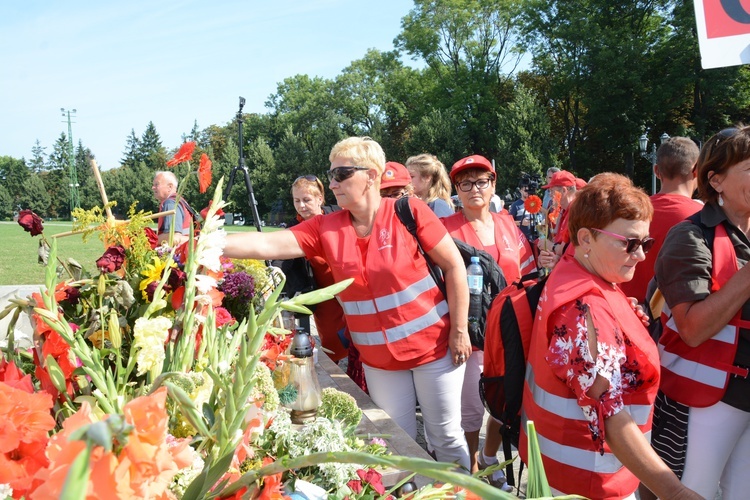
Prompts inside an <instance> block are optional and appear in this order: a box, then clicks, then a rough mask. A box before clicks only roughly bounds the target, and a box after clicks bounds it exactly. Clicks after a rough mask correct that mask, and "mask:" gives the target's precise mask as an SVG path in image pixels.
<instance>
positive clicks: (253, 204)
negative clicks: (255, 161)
mask: <svg viewBox="0 0 750 500" xmlns="http://www.w3.org/2000/svg"><path fill="white" fill-rule="evenodd" d="M244 106H245V98H244V97H242V96H240V109H239V111H237V126H238V143H237V144H238V146H239V148H240V160H239V162H238V164H237V166H236V167H233V168H232V173H231V175H230V176H229V182H228V183H227V187H226V189H224V199H225V200H229V194H230V193H231V192H232V185H234V176H235V175H236V174H237V171H238V170H242V174H243V175H244V176H245V187H246V188H247V201H248V204H249V205H250V209H251V210H252V211H253V222H254V223H255V228H256V229H257V230H258V232H261V225H260V214H258V202H257V201H255V193H254V192H253V183H252V182H250V174H249V173H248V171H247V166H246V165H245V155H244V148H243V147H242V143H243V137H242V108H243V107H244Z"/></svg>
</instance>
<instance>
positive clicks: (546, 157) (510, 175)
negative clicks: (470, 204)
mask: <svg viewBox="0 0 750 500" xmlns="http://www.w3.org/2000/svg"><path fill="white" fill-rule="evenodd" d="M498 132H499V133H498V145H497V149H498V156H497V158H496V160H497V165H496V170H497V177H498V186H499V187H500V188H501V189H505V188H508V189H510V190H511V191H512V190H513V189H514V188H515V187H516V186H517V185H518V181H519V180H520V176H521V172H526V173H529V174H533V173H536V174H540V176H541V177H542V178H543V177H544V175H542V174H543V173H544V172H545V171H546V170H547V169H548V168H549V167H554V166H557V157H556V155H557V144H556V141H555V140H554V139H553V138H552V137H551V135H550V122H549V117H548V115H547V112H546V110H545V109H544V107H543V106H542V105H541V104H540V103H539V102H538V101H537V99H536V97H535V96H534V94H533V93H532V92H531V91H530V90H528V89H526V88H524V87H523V86H518V87H517V88H516V95H515V97H514V98H513V101H511V102H510V103H509V104H508V106H507V107H506V108H505V109H503V110H502V111H501V112H500V126H499V128H498Z"/></svg>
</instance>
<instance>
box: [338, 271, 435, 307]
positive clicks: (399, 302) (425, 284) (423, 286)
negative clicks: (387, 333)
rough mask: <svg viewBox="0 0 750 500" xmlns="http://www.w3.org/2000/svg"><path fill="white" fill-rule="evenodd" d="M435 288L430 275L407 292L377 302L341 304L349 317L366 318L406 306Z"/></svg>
mask: <svg viewBox="0 0 750 500" xmlns="http://www.w3.org/2000/svg"><path fill="white" fill-rule="evenodd" d="M435 287H437V285H436V284H435V280H433V279H432V276H430V275H429V274H428V275H427V276H425V277H424V278H422V279H421V280H419V281H417V282H416V283H413V284H412V285H410V286H408V287H407V288H406V289H405V290H402V291H400V292H396V293H391V294H389V295H384V296H382V297H377V298H376V299H375V300H350V301H345V300H341V301H340V302H341V307H342V308H343V309H344V314H346V315H347V316H364V315H368V314H375V313H376V312H378V311H387V310H389V309H395V308H397V307H401V306H404V305H406V304H408V303H409V302H411V301H413V300H414V299H416V298H417V297H419V296H420V295H421V294H423V293H424V292H427V291H429V290H432V289H433V288H435Z"/></svg>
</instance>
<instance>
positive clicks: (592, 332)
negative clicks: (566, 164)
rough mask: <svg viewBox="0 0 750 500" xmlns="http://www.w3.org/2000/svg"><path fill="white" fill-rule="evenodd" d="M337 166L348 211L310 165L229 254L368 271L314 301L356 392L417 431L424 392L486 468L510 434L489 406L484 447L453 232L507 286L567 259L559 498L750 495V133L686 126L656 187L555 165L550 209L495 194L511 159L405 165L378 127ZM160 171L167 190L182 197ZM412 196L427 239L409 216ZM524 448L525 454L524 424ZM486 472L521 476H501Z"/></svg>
mask: <svg viewBox="0 0 750 500" xmlns="http://www.w3.org/2000/svg"><path fill="white" fill-rule="evenodd" d="M329 160H330V169H329V171H328V181H329V183H328V187H329V188H330V190H331V191H332V192H333V195H334V196H335V198H336V203H337V206H336V207H335V208H334V207H328V208H326V206H325V204H324V199H325V197H324V186H323V183H322V182H321V181H320V180H319V179H317V178H316V177H314V176H303V177H300V178H298V179H297V180H296V181H295V182H294V184H293V186H292V190H291V191H292V197H293V200H294V205H295V209H296V210H297V213H298V217H297V219H298V220H297V222H298V223H296V224H294V225H291V226H290V227H289V228H288V229H287V230H283V231H276V232H268V233H266V232H262V233H237V234H232V235H230V236H229V237H228V238H227V245H226V248H225V250H224V252H225V255H226V256H227V257H231V258H254V259H264V260H273V259H277V260H280V261H283V262H284V264H283V266H286V269H287V275H288V277H289V278H291V276H292V275H294V274H296V273H307V274H308V275H309V274H312V275H313V277H314V282H315V284H316V286H320V287H322V286H326V285H328V284H331V283H334V282H338V281H342V280H344V279H347V278H353V279H354V281H353V283H352V284H351V285H350V286H349V287H348V288H347V289H346V290H344V291H343V292H341V293H340V294H339V295H338V297H337V301H330V304H328V305H327V306H326V305H325V304H321V305H319V306H318V308H317V309H316V311H315V320H316V324H317V327H318V331H319V332H320V338H321V342H322V344H323V347H325V348H326V349H328V350H329V351H331V352H332V353H333V354H332V357H333V359H341V358H343V357H344V356H347V355H348V356H349V359H350V362H351V364H352V365H353V366H354V368H355V369H359V372H360V373H359V375H356V376H357V377H358V378H359V380H358V383H360V386H362V387H363V388H365V389H366V390H368V391H369V394H370V396H371V397H372V399H373V401H374V402H375V403H376V404H377V405H378V406H380V407H381V408H383V409H384V410H385V411H386V412H387V413H388V415H389V416H390V417H391V418H392V419H393V420H394V421H395V422H396V423H398V425H400V426H401V427H402V428H403V429H404V430H406V432H407V433H409V434H410V435H411V436H412V437H413V438H416V434H417V418H416V411H415V409H416V407H417V405H419V407H420V409H421V412H422V417H423V421H424V429H425V435H426V439H427V441H428V446H429V448H430V450H431V451H433V452H434V455H435V457H436V458H437V459H438V460H440V461H443V462H452V463H456V464H458V465H459V466H460V467H461V469H462V470H464V471H466V472H467V473H469V472H474V471H476V470H478V469H480V468H485V467H488V466H490V465H492V464H496V463H497V462H498V459H497V456H496V455H497V451H498V447H499V444H500V432H499V425H500V424H499V423H498V422H497V421H495V420H494V419H492V418H491V417H490V418H489V419H488V422H487V432H486V439H485V442H484V446H483V448H482V449H480V447H479V445H480V442H479V432H480V429H481V426H482V425H483V422H484V418H485V412H484V408H483V405H482V402H481V400H480V396H479V384H478V380H479V375H480V374H481V372H482V366H483V363H484V362H485V361H486V360H484V356H483V352H482V351H481V350H478V349H477V348H473V347H472V345H471V343H470V340H469V335H468V326H467V317H468V307H469V291H468V286H467V273H466V266H465V263H464V261H463V259H462V257H461V254H460V253H459V251H458V249H457V247H456V244H455V243H454V240H453V239H454V238H455V239H457V240H461V241H463V242H465V243H468V244H469V245H471V246H473V247H475V248H477V249H479V250H483V251H484V252H486V253H487V254H489V255H490V256H492V258H493V259H494V260H495V261H496V263H497V264H498V265H499V267H500V268H501V269H502V271H503V274H504V275H505V278H506V281H507V282H508V283H512V282H513V281H515V280H518V279H519V278H521V277H522V276H526V275H529V273H533V272H534V271H535V270H536V269H537V268H546V269H547V270H548V271H549V270H551V272H549V276H548V277H547V278H546V284H545V286H544V291H543V293H542V297H541V299H540V301H539V306H538V308H537V314H536V317H535V320H534V327H533V332H532V334H531V349H530V350H529V355H528V363H527V374H526V380H525V383H524V397H523V407H522V415H521V416H522V421H523V422H526V421H528V420H533V421H535V423H536V430H537V433H538V437H539V446H540V450H541V453H542V458H543V462H544V465H545V470H546V473H547V476H548V480H549V484H550V486H551V487H552V489H553V492H554V493H555V494H577V495H582V496H585V497H588V498H636V497H635V494H636V491H637V490H638V489H639V486H640V496H641V498H644V499H645V498H648V497H649V496H650V495H651V496H655V497H658V498H686V499H692V498H709V499H713V498H714V496H715V495H716V494H717V493H718V492H720V493H721V495H722V498H723V499H724V500H730V499H736V498H741V497H743V496H744V494H743V493H742V492H743V491H746V490H750V488H749V487H750V475H748V474H745V473H744V470H743V469H744V467H743V466H744V465H747V464H748V461H749V460H750V418H749V416H750V390H748V389H750V387H748V384H750V381H748V371H749V370H750V323H748V321H750V285H749V283H750V281H749V280H748V277H749V276H748V274H749V273H750V270H748V269H750V266H745V264H746V262H747V261H748V259H750V241H749V240H748V235H750V127H737V128H730V129H726V130H723V131H721V132H719V133H718V134H716V135H715V136H714V137H712V138H711V139H710V140H708V141H707V142H706V143H705V144H704V145H703V147H702V149H701V150H700V152H699V150H698V147H697V146H696V145H695V143H694V142H693V141H692V140H690V139H686V138H679V137H676V138H671V139H669V140H667V141H666V142H665V143H663V144H662V145H661V147H660V148H659V150H658V152H657V162H656V166H655V173H656V175H657V177H658V178H659V179H660V181H661V191H660V192H659V193H657V194H655V195H653V196H651V197H650V198H649V196H648V195H646V194H645V192H644V191H643V190H641V189H640V188H637V187H635V186H634V185H633V183H632V182H631V181H630V180H629V179H628V178H626V177H624V176H622V175H619V174H613V173H602V174H598V175H596V176H594V177H593V178H591V179H590V180H589V181H588V182H586V181H584V180H582V179H578V178H576V177H575V175H573V174H572V173H571V172H568V171H565V170H559V169H556V168H550V169H549V170H548V171H547V172H546V174H547V177H546V184H544V185H543V186H539V189H543V190H544V194H543V195H542V196H543V201H542V202H541V204H542V207H541V212H539V213H540V214H541V215H537V214H538V212H531V211H530V210H528V206H526V205H524V201H525V200H526V198H527V196H528V194H529V187H530V186H529V183H528V180H527V181H524V180H523V179H522V180H521V184H520V185H519V187H520V188H521V189H520V196H521V198H520V202H521V203H520V204H515V203H514V204H513V205H512V206H511V207H509V208H510V212H509V211H508V210H502V209H498V208H497V207H496V206H493V197H495V187H496V185H495V181H496V172H495V165H494V163H492V162H490V161H488V160H487V159H486V158H484V157H482V156H480V155H471V156H468V157H466V158H463V159H460V160H458V161H457V162H455V163H454V164H453V166H452V168H450V169H447V168H446V167H445V166H444V165H443V163H441V162H440V161H439V160H438V159H437V158H436V157H435V156H433V155H429V154H421V155H418V156H413V157H410V158H408V159H407V160H406V161H405V163H404V164H400V163H397V162H386V158H385V154H384V152H383V149H382V148H381V146H380V145H379V144H378V143H377V142H376V141H374V140H372V139H370V138H367V137H350V138H347V139H344V140H342V141H340V142H339V143H337V144H336V145H334V147H333V149H332V150H331V153H330V157H329ZM159 175H161V178H160V179H159V182H157V180H156V179H155V181H154V192H155V195H157V197H159V199H160V201H161V198H162V197H163V198H164V200H168V199H169V195H168V194H165V193H166V192H167V191H166V189H165V190H164V193H162V191H161V190H162V188H161V186H162V183H163V182H164V175H163V173H161V174H159ZM159 175H157V177H159ZM169 180H170V179H167V181H169ZM696 186H697V189H698V193H699V197H700V200H701V201H698V200H695V199H693V195H694V191H695V189H696ZM175 187H176V181H175ZM452 190H455V192H456V194H457V201H458V202H459V203H458V206H459V208H458V209H456V208H454V205H453V202H452V200H451V191H452ZM535 194H536V190H535ZM539 194H541V193H539ZM403 197H410V208H411V211H412V214H413V218H414V221H415V222H416V238H415V236H414V235H413V234H411V233H410V232H409V230H408V229H407V227H406V226H405V225H404V223H402V222H401V220H399V218H398V217H397V215H396V211H395V205H396V201H397V200H398V199H400V198H403ZM551 213H554V214H555V217H554V220H553V222H554V224H553V225H554V230H552V231H550V230H549V228H548V227H545V224H550V219H549V214H551ZM540 218H541V220H540ZM170 224H173V225H180V224H184V222H180V221H172V222H170ZM537 227H543V228H544V232H545V234H543V235H540V234H539V233H538V231H535V228H537ZM420 245H421V249H422V250H423V251H424V253H425V254H426V255H427V256H428V257H429V259H430V260H431V261H432V262H433V263H434V264H435V265H436V266H437V267H439V268H440V270H441V272H442V276H443V278H444V281H445V288H444V290H445V292H443V291H442V290H441V287H440V286H439V284H438V283H437V282H436V280H435V279H434V278H433V276H432V275H431V274H430V269H429V265H428V263H427V261H426V259H425V257H423V254H422V253H420ZM305 266H309V268H311V271H310V270H309V268H306V267H305ZM305 269H308V270H305ZM289 293H292V294H293V293H295V292H294V290H293V289H290V290H289ZM322 308H323V309H325V308H328V309H325V311H323V309H322ZM649 313H650V314H651V315H653V316H654V318H653V319H652V322H655V323H656V324H658V326H661V328H653V326H654V325H653V324H651V325H650V324H649ZM647 327H650V328H647ZM352 353H354V354H353V355H352ZM654 408H656V410H654ZM652 423H653V425H652ZM650 439H653V446H652V443H651V442H650ZM664 443H669V444H668V445H665V444H664ZM519 452H520V455H521V458H522V459H523V460H526V458H527V457H526V436H525V432H524V426H523V425H522V436H521V444H520V446H519ZM487 479H488V481H489V482H490V483H491V484H493V485H494V486H496V487H498V488H501V489H504V490H506V491H508V490H509V488H508V486H507V484H506V481H505V477H504V475H503V473H502V471H496V472H495V473H493V474H491V475H488V477H487Z"/></svg>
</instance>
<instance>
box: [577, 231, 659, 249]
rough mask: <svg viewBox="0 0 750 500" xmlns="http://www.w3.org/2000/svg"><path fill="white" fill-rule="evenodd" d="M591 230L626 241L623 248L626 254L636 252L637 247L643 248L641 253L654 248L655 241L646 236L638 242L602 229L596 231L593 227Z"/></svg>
mask: <svg viewBox="0 0 750 500" xmlns="http://www.w3.org/2000/svg"><path fill="white" fill-rule="evenodd" d="M592 230H593V231H596V232H598V233H602V234H606V235H607V236H612V237H613V238H617V239H618V240H622V241H627V242H628V244H627V245H626V246H625V251H626V252H627V253H633V252H635V251H636V250H638V247H642V248H643V253H648V251H649V250H651V249H652V248H653V247H654V243H656V240H655V239H653V238H650V237H648V236H647V237H645V238H643V239H642V240H639V239H638V238H626V237H625V236H623V235H621V234H616V233H610V232H609V231H605V230H604V229H597V228H595V227H594V228H592Z"/></svg>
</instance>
